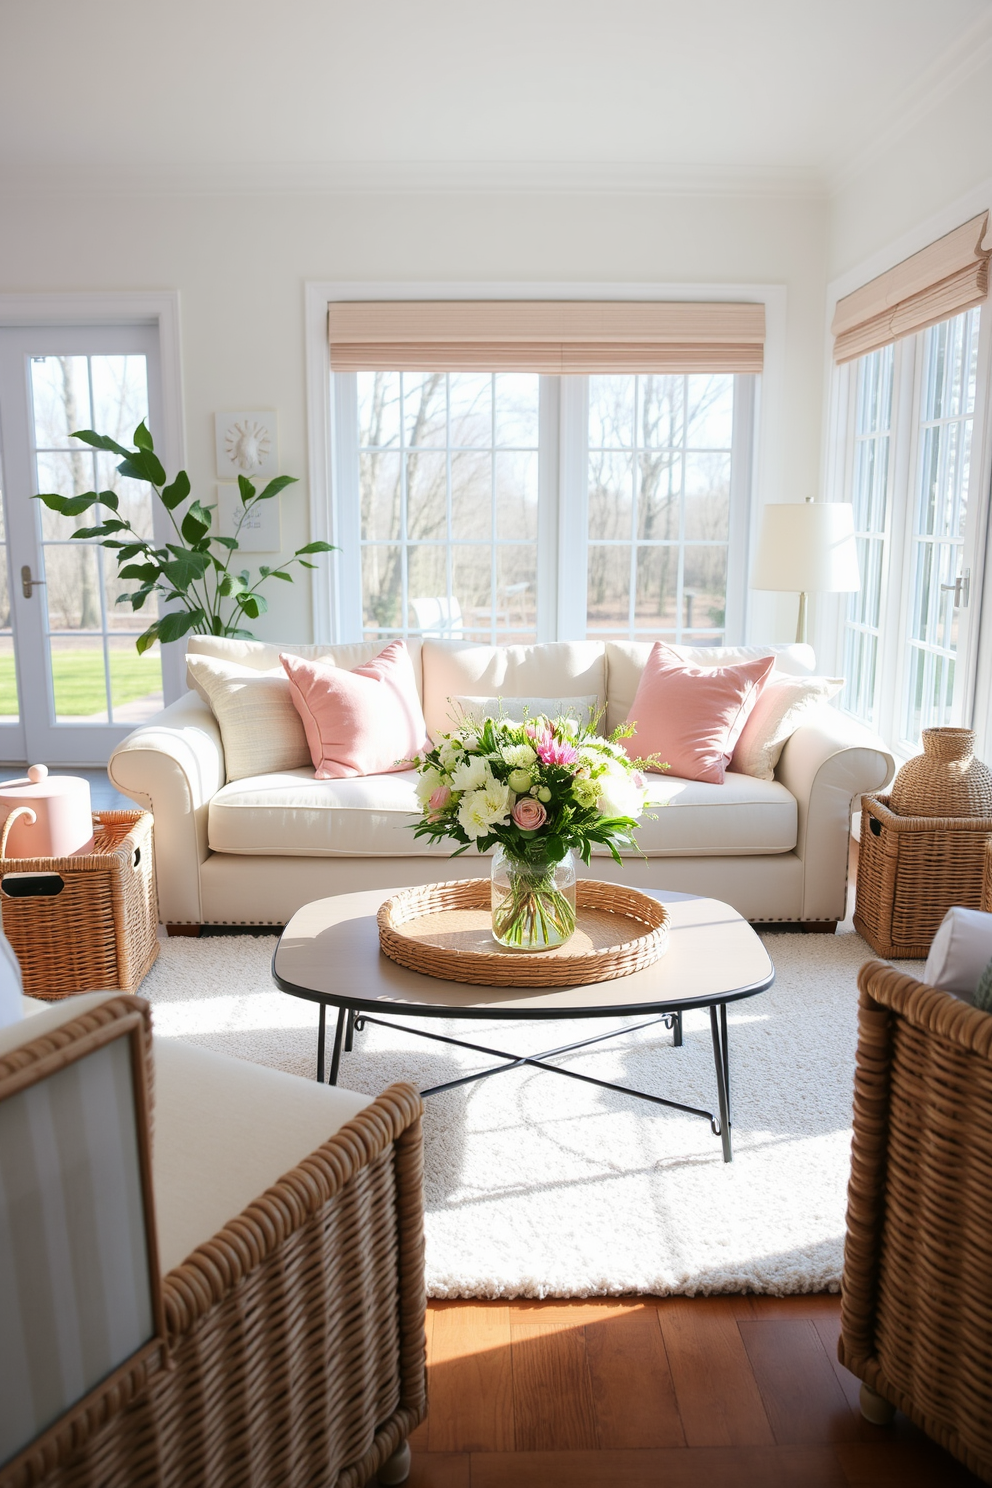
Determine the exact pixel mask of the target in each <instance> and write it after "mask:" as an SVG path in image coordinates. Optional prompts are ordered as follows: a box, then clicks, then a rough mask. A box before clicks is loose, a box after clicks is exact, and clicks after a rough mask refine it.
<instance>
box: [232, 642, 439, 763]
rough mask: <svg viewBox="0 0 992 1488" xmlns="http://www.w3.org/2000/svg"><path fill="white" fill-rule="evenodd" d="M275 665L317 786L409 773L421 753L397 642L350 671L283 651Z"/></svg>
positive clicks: (421, 730)
mask: <svg viewBox="0 0 992 1488" xmlns="http://www.w3.org/2000/svg"><path fill="white" fill-rule="evenodd" d="M280 660H281V662H282V664H283V666H284V667H285V669H286V675H287V677H288V678H289V687H290V693H291V695H292V699H293V706H294V707H295V709H296V711H297V713H298V714H299V715H300V717H301V718H302V720H303V727H304V729H305V730H306V736H307V743H308V745H309V746H310V758H311V759H312V761H313V763H314V766H315V767H316V771H317V779H318V780H344V779H347V778H349V777H350V776H353V775H389V774H391V773H393V772H394V771H396V770H405V769H409V768H410V766H411V764H413V762H414V761H415V759H416V756H417V755H418V754H420V753H421V752H422V751H423V750H424V749H426V748H427V747H429V741H428V739H427V730H426V727H425V725H424V714H423V710H422V709H421V706H420V697H419V695H418V693H417V685H416V682H415V680H414V675H413V665H412V663H411V661H410V653H409V651H408V650H407V646H406V642H405V641H390V643H389V645H388V646H386V647H385V649H384V650H382V651H380V652H379V654H378V656H374V657H373V658H372V660H371V661H367V662H365V663H364V664H363V665H361V666H357V667H351V668H349V667H340V666H334V665H333V664H332V663H329V662H326V661H306V660H305V659H304V658H303V657H302V656H293V655H292V653H291V652H288V651H284V652H283V653H282V656H281V657H280ZM293 763H294V764H302V763H303V762H302V761H301V760H300V761H293ZM256 773H258V774H261V773H262V772H261V771H257V772H256Z"/></svg>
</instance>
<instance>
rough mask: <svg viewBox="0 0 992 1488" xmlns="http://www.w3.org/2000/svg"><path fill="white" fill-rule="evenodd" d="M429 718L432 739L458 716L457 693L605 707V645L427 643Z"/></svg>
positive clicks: (426, 706) (426, 707)
mask: <svg viewBox="0 0 992 1488" xmlns="http://www.w3.org/2000/svg"><path fill="white" fill-rule="evenodd" d="M422 656H423V664H424V717H425V718H426V720H427V729H428V732H429V733H430V736H431V738H432V739H435V740H436V739H439V738H440V736H441V735H442V734H446V733H449V732H450V731H451V729H452V728H453V727H454V726H455V724H456V723H457V720H458V710H457V708H456V707H455V706H454V705H453V704H451V703H450V702H449V701H448V699H449V698H452V697H466V696H467V697H496V696H505V697H579V696H582V695H588V694H591V693H595V695H596V699H597V705H598V706H599V707H600V708H604V707H605V706H606V659H605V649H604V647H603V646H602V644H601V643H600V642H598V641H554V642H549V643H548V644H546V645H537V646H480V645H478V644H477V643H476V642H474V641H428V640H425V641H424V642H423V651H422Z"/></svg>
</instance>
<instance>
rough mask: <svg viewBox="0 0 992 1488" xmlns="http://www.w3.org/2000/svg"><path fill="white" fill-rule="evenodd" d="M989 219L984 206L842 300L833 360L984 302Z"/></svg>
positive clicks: (834, 328)
mask: <svg viewBox="0 0 992 1488" xmlns="http://www.w3.org/2000/svg"><path fill="white" fill-rule="evenodd" d="M988 222H989V214H988V212H981V213H980V214H979V215H978V216H977V217H972V218H971V219H970V221H968V222H964V223H962V225H961V226H960V227H956V228H955V229H954V231H953V232H949V233H946V234H945V235H944V237H942V238H938V239H937V241H936V242H935V243H931V244H930V245H929V247H927V248H922V249H921V250H920V252H919V253H914V254H913V255H912V257H911V258H905V259H903V261H902V263H898V264H896V266H895V268H893V269H889V270H888V271H887V273H885V274H879V276H878V278H877V279H871V280H870V281H869V282H868V283H867V284H863V285H862V286H861V288H860V289H856V290H855V291H854V293H853V294H849V295H845V296H844V298H843V299H842V300H839V301H838V302H837V310H836V313H835V315H834V319H833V324H832V326H831V330H832V331H833V334H834V336H835V338H836V339H835V341H834V360H835V361H836V362H850V361H853V359H854V358H855V357H860V356H865V355H867V353H868V352H870V351H878V349H879V348H880V347H882V346H888V345H889V343H890V342H892V341H899V340H901V339H902V337H904V336H913V335H915V334H916V332H917V331H925V330H926V328H927V326H932V325H937V324H938V323H939V322H940V321H942V320H949V319H950V318H951V316H952V315H960V314H961V312H962V311H963V310H970V309H971V308H972V306H973V305H980V304H981V303H982V301H983V300H984V299H986V298H987V296H988V292H989V256H990V253H992V248H985V247H983V240H984V238H985V232H986V229H987V227H988Z"/></svg>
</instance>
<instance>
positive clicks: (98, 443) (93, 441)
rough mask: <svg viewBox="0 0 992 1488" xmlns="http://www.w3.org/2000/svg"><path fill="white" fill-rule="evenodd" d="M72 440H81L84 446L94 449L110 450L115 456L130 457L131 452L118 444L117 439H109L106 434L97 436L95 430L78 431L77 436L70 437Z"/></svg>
mask: <svg viewBox="0 0 992 1488" xmlns="http://www.w3.org/2000/svg"><path fill="white" fill-rule="evenodd" d="M70 438H72V439H81V440H82V441H83V443H84V444H89V445H92V447H93V449H102V450H110V451H111V453H112V454H115V455H129V454H130V453H131V451H130V450H129V449H125V448H124V446H123V445H122V444H118V443H117V440H116V439H108V437H107V435H106V434H97V433H95V432H94V430H93V429H77V430H76V432H75V434H72V435H70Z"/></svg>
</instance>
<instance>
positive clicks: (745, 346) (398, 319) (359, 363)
mask: <svg viewBox="0 0 992 1488" xmlns="http://www.w3.org/2000/svg"><path fill="white" fill-rule="evenodd" d="M327 328H328V337H329V340H330V346H331V370H332V371H334V372H398V371H403V372H543V373H550V374H552V375H554V376H557V375H561V374H564V373H596V372H646V373H651V372H760V371H761V368H762V364H763V360H764V343H765V307H764V305H760V304H758V305H755V304H729V303H728V304H711V303H698V302H696V303H694V302H682V301H679V302H673V301H664V302H662V301H647V302H643V301H638V302H634V301H607V302H597V301H581V302H579V301H567V300H561V301H558V300H555V301H549V300H470V301H459V300H415V301H411V300H388V301H365V300H363V301H346V302H343V301H335V302H334V303H333V304H331V305H329V306H328V313H327Z"/></svg>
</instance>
